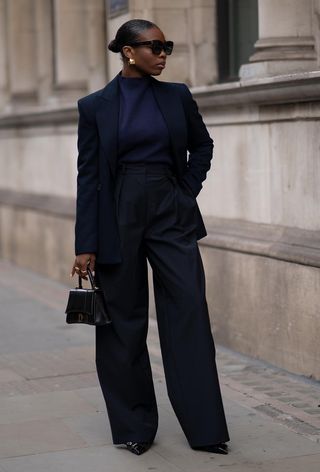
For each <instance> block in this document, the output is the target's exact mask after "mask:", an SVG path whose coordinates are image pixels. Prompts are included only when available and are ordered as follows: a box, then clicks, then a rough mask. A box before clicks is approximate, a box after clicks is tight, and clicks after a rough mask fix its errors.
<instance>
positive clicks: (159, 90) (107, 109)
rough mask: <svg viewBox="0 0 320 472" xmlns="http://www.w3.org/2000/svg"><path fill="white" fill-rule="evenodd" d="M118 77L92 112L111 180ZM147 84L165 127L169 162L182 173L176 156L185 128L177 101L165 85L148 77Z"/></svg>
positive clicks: (183, 144)
mask: <svg viewBox="0 0 320 472" xmlns="http://www.w3.org/2000/svg"><path fill="white" fill-rule="evenodd" d="M117 76H118V74H117V75H116V76H115V77H114V78H113V79H112V80H111V81H110V82H109V83H108V84H107V85H106V86H105V87H104V88H103V89H102V90H101V92H100V93H99V94H98V97H99V99H100V102H101V103H100V106H99V107H98V109H97V111H96V119H97V125H98V129H99V136H100V139H101V144H102V147H103V149H104V153H105V155H106V158H107V161H108V163H109V166H110V169H111V173H112V175H113V177H115V175H116V167H117V154H118V121H119V108H120V90H119V84H118V79H117ZM151 84H152V88H153V92H154V96H155V99H156V101H157V103H158V106H159V109H160V111H161V113H162V115H163V118H164V120H165V122H166V124H167V127H168V132H169V135H170V142H171V147H172V152H173V158H174V161H175V163H176V166H177V171H178V172H179V171H181V172H182V170H183V160H182V159H181V158H180V159H179V152H181V148H184V146H185V142H186V125H185V118H184V111H183V106H182V103H181V100H180V99H179V97H178V95H177V94H174V93H172V91H171V90H172V89H170V88H169V87H168V86H167V83H166V82H161V81H159V80H157V79H155V78H154V77H152V76H151Z"/></svg>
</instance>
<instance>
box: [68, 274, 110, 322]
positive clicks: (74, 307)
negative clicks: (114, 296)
mask: <svg viewBox="0 0 320 472" xmlns="http://www.w3.org/2000/svg"><path fill="white" fill-rule="evenodd" d="M87 271H88V275H89V279H90V283H91V288H83V286H82V278H81V277H80V275H79V276H78V277H79V286H78V287H76V288H73V289H71V290H70V291H69V298H68V303H67V307H66V310H65V313H66V314H67V316H66V323H68V324H70V323H84V324H89V325H95V326H103V325H107V324H110V323H111V322H112V320H111V318H110V315H109V313H108V311H107V307H106V303H105V299H104V297H103V292H102V290H101V289H100V288H99V287H96V285H95V281H94V277H93V275H92V272H91V270H90V268H89V267H88V269H87Z"/></svg>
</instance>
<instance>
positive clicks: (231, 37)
mask: <svg viewBox="0 0 320 472" xmlns="http://www.w3.org/2000/svg"><path fill="white" fill-rule="evenodd" d="M217 15H218V64H219V81H220V82H229V81H233V80H238V79H239V69H240V66H241V65H242V64H246V63H248V62H249V57H250V56H251V55H252V54H253V52H254V43H255V42H256V41H257V39H258V0H217Z"/></svg>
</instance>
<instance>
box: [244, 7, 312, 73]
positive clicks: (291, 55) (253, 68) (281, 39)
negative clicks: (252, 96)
mask: <svg viewBox="0 0 320 472" xmlns="http://www.w3.org/2000/svg"><path fill="white" fill-rule="evenodd" d="M249 61H250V63H249V64H244V65H242V66H241V68H240V74H239V75H240V78H241V79H242V80H243V79H246V78H254V77H265V76H273V75H282V74H290V73H293V72H303V71H308V70H314V69H315V68H316V52H315V40H314V36H313V0H303V1H301V0H259V39H258V41H257V42H256V43H255V52H254V54H253V55H252V56H251V57H250V59H249Z"/></svg>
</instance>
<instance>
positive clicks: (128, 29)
mask: <svg viewBox="0 0 320 472" xmlns="http://www.w3.org/2000/svg"><path fill="white" fill-rule="evenodd" d="M150 28H159V27H158V26H157V25H156V24H155V23H152V21H149V20H142V19H140V18H135V19H133V20H129V21H126V22H125V23H123V24H122V25H121V26H120V28H119V29H118V31H117V34H116V36H115V38H114V39H112V40H111V41H110V43H109V44H108V49H109V50H110V51H112V52H120V53H121V56H122V60H123V59H125V55H124V54H123V52H122V48H123V46H125V45H127V44H130V43H131V42H134V41H137V40H138V39H139V35H140V33H142V32H143V31H145V30H147V29H150Z"/></svg>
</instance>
